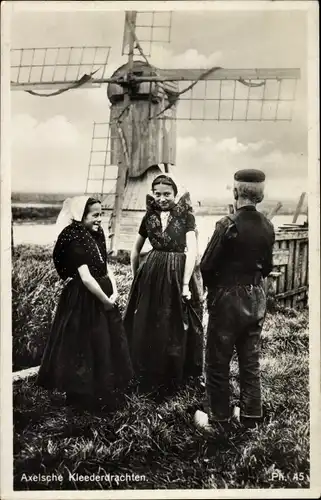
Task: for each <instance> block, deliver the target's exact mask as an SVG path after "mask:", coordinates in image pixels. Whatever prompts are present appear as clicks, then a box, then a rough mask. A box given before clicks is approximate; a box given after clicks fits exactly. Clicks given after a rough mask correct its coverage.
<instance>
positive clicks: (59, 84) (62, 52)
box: [11, 46, 110, 92]
mask: <svg viewBox="0 0 321 500" xmlns="http://www.w3.org/2000/svg"><path fill="white" fill-rule="evenodd" d="M109 53H110V47H100V46H95V47H47V48H30V49H12V50H11V89H12V90H25V91H31V92H34V91H38V90H51V89H54V90H57V89H66V88H68V87H69V86H71V85H73V84H75V82H79V81H80V80H81V79H84V76H85V75H88V76H90V75H91V74H94V75H95V80H96V81H95V82H93V81H92V79H91V78H88V79H87V81H84V82H83V83H82V86H84V87H93V86H96V87H97V86H100V85H101V83H102V79H103V78H104V77H105V73H106V66H107V63H108V58H109Z"/></svg>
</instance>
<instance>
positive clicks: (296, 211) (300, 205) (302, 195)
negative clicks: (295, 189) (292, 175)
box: [292, 193, 306, 224]
mask: <svg viewBox="0 0 321 500" xmlns="http://www.w3.org/2000/svg"><path fill="white" fill-rule="evenodd" d="M305 195H306V193H301V196H300V199H299V201H298V204H297V206H296V209H295V212H294V216H293V220H292V223H293V224H295V223H296V221H297V219H298V217H299V215H300V212H301V209H302V205H303V202H304V198H305Z"/></svg>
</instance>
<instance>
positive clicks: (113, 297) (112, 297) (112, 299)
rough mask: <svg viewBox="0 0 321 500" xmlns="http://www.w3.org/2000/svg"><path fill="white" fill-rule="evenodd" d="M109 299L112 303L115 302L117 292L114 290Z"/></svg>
mask: <svg viewBox="0 0 321 500" xmlns="http://www.w3.org/2000/svg"><path fill="white" fill-rule="evenodd" d="M109 300H111V301H112V302H113V303H114V304H115V303H116V302H117V300H118V293H117V292H114V293H113V294H112V295H111V296H110V297H109Z"/></svg>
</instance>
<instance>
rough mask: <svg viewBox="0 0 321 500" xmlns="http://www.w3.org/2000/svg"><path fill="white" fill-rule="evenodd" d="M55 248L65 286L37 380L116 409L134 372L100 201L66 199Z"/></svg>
mask: <svg viewBox="0 0 321 500" xmlns="http://www.w3.org/2000/svg"><path fill="white" fill-rule="evenodd" d="M57 223H58V225H60V226H61V227H64V226H65V227H64V229H63V230H62V231H61V232H60V234H59V236H58V239H57V242H56V245H55V248H54V251H53V260H54V264H55V268H56V270H57V272H58V274H59V276H60V278H61V279H62V280H64V281H65V280H66V284H65V287H64V289H63V291H62V294H61V297H60V300H59V303H58V307H57V311H56V314H55V318H54V321H53V324H52V329H51V333H50V336H49V339H48V342H47V346H46V348H45V352H44V355H43V359H42V363H41V366H40V370H39V374H38V380H37V382H38V384H39V385H40V386H42V387H45V388H46V389H54V388H56V389H58V390H60V391H63V392H66V395H67V401H68V402H70V403H71V404H75V405H77V406H78V405H82V406H84V405H85V406H89V407H92V406H96V405H97V403H98V402H100V404H101V405H106V407H107V408H108V407H109V408H110V409H112V408H113V407H114V406H115V402H116V393H117V390H119V389H124V388H125V387H126V386H127V385H128V383H129V382H130V380H131V379H132V377H133V370H132V365H131V361H130V356H129V350H128V344H127V339H126V336H125V333H124V330H123V326H122V319H121V314H120V311H119V309H118V306H117V304H116V300H117V288H116V283H115V279H114V277H113V274H112V272H111V270H110V269H109V268H108V267H107V251H106V240H105V235H104V232H103V229H102V228H101V225H100V224H101V204H100V202H99V201H97V200H95V199H93V198H89V197H88V196H81V197H75V198H72V199H68V200H66V202H65V203H64V207H63V210H62V211H61V214H60V216H59V217H58V221H57Z"/></svg>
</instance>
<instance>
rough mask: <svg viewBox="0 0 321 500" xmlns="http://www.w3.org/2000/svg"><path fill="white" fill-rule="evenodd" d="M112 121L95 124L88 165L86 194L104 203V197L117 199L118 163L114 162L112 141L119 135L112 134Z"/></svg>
mask: <svg viewBox="0 0 321 500" xmlns="http://www.w3.org/2000/svg"><path fill="white" fill-rule="evenodd" d="M112 130H113V128H112V127H110V123H108V122H106V123H97V122H95V123H94V124H93V132H92V139H91V149H90V157H89V165H88V177H87V184H86V194H90V195H91V196H95V197H98V198H99V199H100V200H101V201H102V203H104V197H105V196H106V195H107V194H108V198H112V200H113V201H114V200H115V196H116V182H117V175H118V165H115V164H113V163H112V161H111V160H112V147H111V145H112V143H113V144H115V143H114V141H118V140H119V137H118V136H115V137H114V136H113V135H112Z"/></svg>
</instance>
